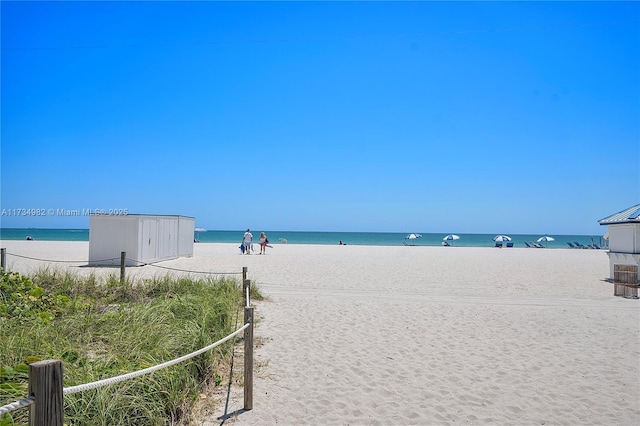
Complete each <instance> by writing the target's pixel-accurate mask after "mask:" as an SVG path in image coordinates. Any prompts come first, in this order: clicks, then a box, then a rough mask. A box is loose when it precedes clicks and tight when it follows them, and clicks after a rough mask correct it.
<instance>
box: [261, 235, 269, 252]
mask: <svg viewBox="0 0 640 426" xmlns="http://www.w3.org/2000/svg"><path fill="white" fill-rule="evenodd" d="M258 242H259V243H260V254H267V244H268V243H269V239H268V238H267V235H266V234H265V233H264V232H261V233H260V239H259V240H258Z"/></svg>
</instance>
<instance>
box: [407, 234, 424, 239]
mask: <svg viewBox="0 0 640 426" xmlns="http://www.w3.org/2000/svg"><path fill="white" fill-rule="evenodd" d="M416 238H422V235H420V234H409V235H407V236H406V237H404V239H405V240H415V239H416Z"/></svg>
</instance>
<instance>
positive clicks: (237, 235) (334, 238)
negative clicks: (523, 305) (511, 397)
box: [0, 228, 605, 249]
mask: <svg viewBox="0 0 640 426" xmlns="http://www.w3.org/2000/svg"><path fill="white" fill-rule="evenodd" d="M260 232H261V231H252V234H253V238H254V241H258V238H259V236H260ZM265 233H266V234H267V237H268V238H269V242H270V244H282V242H281V240H286V242H287V244H323V245H332V244H338V242H339V241H342V242H343V243H345V244H351V245H371V246H401V245H403V244H410V245H416V246H440V245H442V239H443V238H444V237H445V236H446V234H443V233H421V235H422V237H421V238H418V239H415V240H408V239H406V238H405V237H406V236H407V234H405V233H394V232H301V231H265ZM243 234H244V230H238V231H207V232H199V233H198V232H196V233H195V234H194V238H196V239H198V240H199V241H200V242H202V243H238V244H240V241H241V240H242V235H243ZM457 235H458V236H459V237H460V239H459V240H455V241H449V243H450V244H452V245H453V246H456V247H494V246H495V244H496V243H495V242H494V241H493V238H494V237H495V234H457ZM27 236H30V237H31V238H33V239H34V240H42V241H89V230H88V229H38V228H1V229H0V240H25V239H26V238H27ZM509 236H510V237H511V238H512V242H513V245H514V247H526V245H525V242H527V243H528V242H532V241H533V242H535V241H537V240H538V238H540V237H541V235H533V234H511V235H509ZM552 237H553V238H554V241H549V242H546V243H545V242H542V243H540V244H542V245H545V246H546V247H547V248H555V249H560V248H569V245H568V244H567V242H571V243H574V242H576V241H577V242H579V243H580V244H583V245H585V246H588V245H591V244H596V245H597V246H598V247H603V246H604V244H605V241H604V240H603V239H602V237H601V236H600V235H593V236H592V235H553V236H552Z"/></svg>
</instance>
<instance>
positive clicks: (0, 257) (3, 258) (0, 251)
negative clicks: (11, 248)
mask: <svg viewBox="0 0 640 426" xmlns="http://www.w3.org/2000/svg"><path fill="white" fill-rule="evenodd" d="M0 267H1V268H2V270H3V271H5V272H6V271H7V249H6V248H0Z"/></svg>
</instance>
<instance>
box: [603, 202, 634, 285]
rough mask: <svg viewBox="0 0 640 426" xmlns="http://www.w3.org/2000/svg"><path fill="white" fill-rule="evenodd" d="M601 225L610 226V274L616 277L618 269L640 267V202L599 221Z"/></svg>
mask: <svg viewBox="0 0 640 426" xmlns="http://www.w3.org/2000/svg"><path fill="white" fill-rule="evenodd" d="M598 223H599V224H600V225H606V226H608V227H609V230H608V232H607V234H608V236H609V252H608V253H607V254H608V256H609V275H610V278H611V279H612V280H615V278H616V271H618V272H619V273H621V272H622V271H624V272H629V273H632V271H635V277H636V281H638V282H640V280H638V275H640V274H638V273H637V271H638V270H639V269H640V204H637V205H635V206H633V207H629V208H628V209H625V210H623V211H621V212H618V213H615V214H612V215H611V216H608V217H605V218H604V219H600V220H599V221H598Z"/></svg>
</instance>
